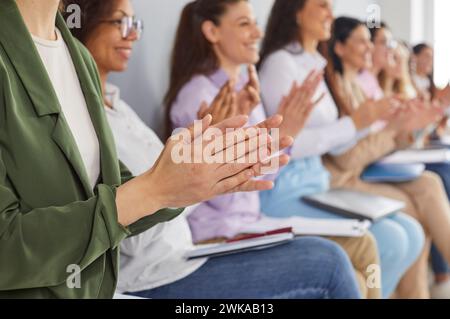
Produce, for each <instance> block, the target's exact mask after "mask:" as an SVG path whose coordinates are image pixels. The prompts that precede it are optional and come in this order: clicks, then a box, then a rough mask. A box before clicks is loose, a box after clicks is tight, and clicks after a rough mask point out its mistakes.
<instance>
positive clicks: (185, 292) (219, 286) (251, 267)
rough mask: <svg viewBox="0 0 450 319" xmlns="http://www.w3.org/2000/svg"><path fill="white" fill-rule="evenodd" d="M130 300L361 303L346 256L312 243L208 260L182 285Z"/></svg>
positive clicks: (300, 242)
mask: <svg viewBox="0 0 450 319" xmlns="http://www.w3.org/2000/svg"><path fill="white" fill-rule="evenodd" d="M132 295H135V296H139V297H144V298H154V299H359V298H360V293H359V289H358V285H357V282H356V278H355V275H354V271H353V268H352V265H351V264H350V261H349V259H348V257H347V255H346V254H345V252H344V251H343V250H342V248H340V247H339V246H338V245H337V244H335V243H333V242H331V241H328V240H325V239H322V238H316V237H304V238H299V239H296V240H294V241H293V242H291V243H288V244H285V245H281V246H276V247H273V248H269V249H264V250H258V251H250V252H246V253H241V254H235V255H229V256H223V257H217V258H212V259H210V260H208V261H207V262H206V263H205V265H203V266H202V267H201V268H200V269H198V270H197V271H196V272H194V273H193V274H191V275H190V276H188V277H186V278H184V279H181V280H179V281H177V282H175V283H172V284H169V285H166V286H162V287H159V288H155V289H152V290H147V291H141V292H137V293H132Z"/></svg>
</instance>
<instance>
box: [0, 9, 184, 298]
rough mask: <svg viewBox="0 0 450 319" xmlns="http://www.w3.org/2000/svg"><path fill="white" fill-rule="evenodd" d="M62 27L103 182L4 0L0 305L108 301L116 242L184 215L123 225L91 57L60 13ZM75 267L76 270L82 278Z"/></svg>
mask: <svg viewBox="0 0 450 319" xmlns="http://www.w3.org/2000/svg"><path fill="white" fill-rule="evenodd" d="M57 27H58V28H59V30H60V31H61V33H62V36H63V38H64V40H65V42H66V44H67V46H68V48H69V51H70V54H71V56H72V59H73V62H74V65H75V68H76V71H77V74H78V77H79V80H80V83H81V87H82V90H83V93H84V96H85V98H86V102H87V105H88V108H89V113H90V116H91V119H92V121H93V124H94V127H95V130H96V133H97V137H98V140H99V143H100V157H101V159H100V161H101V174H100V175H101V177H100V179H99V182H98V185H97V186H96V188H95V189H94V190H92V189H91V187H90V186H89V182H88V177H87V173H86V171H85V168H84V165H83V162H82V159H81V156H80V154H79V151H78V148H77V146H76V143H75V141H74V139H73V137H72V134H71V132H70V130H69V128H68V125H67V123H66V121H65V119H64V116H63V114H62V113H61V107H60V105H59V102H58V99H57V96H56V93H55V91H54V89H53V87H52V84H51V82H50V79H49V77H48V75H47V72H46V70H45V67H44V65H43V63H42V61H41V59H40V56H39V54H38V52H37V50H36V48H35V46H34V43H33V41H32V38H31V36H30V34H29V32H28V30H27V28H26V26H25V24H24V22H23V19H22V17H21V15H20V13H19V10H18V8H17V6H16V3H15V1H14V0H1V1H0V298H111V297H112V296H113V293H114V291H115V287H116V283H117V273H118V259H119V244H120V242H121V241H122V240H123V239H125V238H126V237H128V236H132V235H136V234H138V233H140V232H142V231H145V230H147V229H148V228H150V227H152V226H154V225H156V224H157V223H160V222H164V221H168V220H170V219H172V218H175V217H176V216H177V215H179V214H180V213H181V211H182V210H181V209H180V210H163V211H160V212H158V213H156V214H154V215H152V216H150V217H147V218H145V219H143V220H141V221H139V222H138V223H136V224H134V225H131V226H130V227H128V228H124V227H122V226H120V225H119V223H118V221H117V211H116V205H115V191H116V188H117V186H118V185H121V184H122V183H124V182H126V181H127V180H129V179H131V178H132V176H131V174H130V173H129V171H128V170H127V169H126V168H125V167H124V166H123V165H121V164H120V163H119V161H118V159H117V155H116V150H115V146H114V142H113V137H112V134H111V132H110V129H109V127H108V124H107V121H106V117H105V115H104V112H103V99H102V94H101V86H100V81H99V77H98V73H97V69H96V66H95V63H94V61H93V59H92V58H91V56H90V55H89V52H88V51H87V50H86V49H85V48H84V47H83V46H82V45H81V44H80V43H79V42H77V41H76V40H75V38H73V37H72V35H71V33H70V31H69V30H68V29H67V27H66V25H65V22H64V20H63V18H62V16H61V15H58V17H57ZM72 265H77V266H78V267H80V269H81V273H80V276H78V277H77V276H74V274H75V271H74V269H77V268H72V267H73V266H72ZM76 278H79V279H80V281H81V286H80V288H77V286H78V285H77V280H76ZM68 283H69V285H68ZM74 286H75V288H72V287H74Z"/></svg>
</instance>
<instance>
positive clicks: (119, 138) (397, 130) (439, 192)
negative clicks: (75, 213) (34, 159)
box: [0, 0, 450, 299]
mask: <svg viewBox="0 0 450 319" xmlns="http://www.w3.org/2000/svg"><path fill="white" fill-rule="evenodd" d="M7 2H9V3H11V1H10V0H8V1H7ZM12 2H14V1H12ZM19 3H20V2H18V4H19ZM64 4H65V5H69V4H78V5H79V6H80V8H81V9H82V17H83V23H82V27H81V28H74V29H72V30H71V31H72V33H73V36H75V37H76V38H77V39H78V40H80V42H81V43H83V44H84V45H85V46H86V47H87V49H88V50H89V52H90V54H91V55H92V57H93V59H94V60H95V62H96V66H97V69H98V74H99V77H98V83H99V85H100V86H101V88H100V89H101V92H102V93H103V104H104V112H105V114H106V119H107V121H108V122H109V126H110V128H111V129H112V133H113V136H114V140H115V144H116V148H117V153H118V157H119V159H120V160H121V162H123V163H124V164H125V165H126V166H127V167H128V168H129V169H130V171H131V173H132V174H133V175H135V176H143V175H142V174H146V172H148V169H149V167H152V166H153V167H158V168H160V167H162V166H161V162H162V161H163V160H162V159H161V158H164V157H161V156H164V153H165V151H164V145H163V143H162V142H161V141H160V139H159V138H158V137H157V135H156V134H155V133H154V132H153V131H152V130H151V129H150V128H148V127H147V126H146V125H145V124H144V123H143V122H142V120H141V119H139V117H138V116H137V115H136V113H135V112H134V111H133V110H132V108H131V107H130V106H129V105H127V103H126V102H125V101H124V100H122V99H121V97H120V90H119V88H118V87H116V86H114V85H112V84H110V83H108V75H109V74H110V73H111V72H123V71H125V70H126V68H127V65H128V61H129V59H130V54H131V51H132V48H133V44H134V42H135V41H137V40H139V39H140V36H141V32H142V24H141V22H140V21H139V20H137V19H136V18H135V16H134V11H133V7H132V3H131V2H130V1H129V0H115V1H108V2H105V1H100V0H68V1H64ZM332 7H333V1H332V0H276V1H275V2H274V5H273V8H272V11H271V14H270V17H269V21H268V24H267V29H266V32H265V34H263V32H262V30H261V29H260V28H259V27H258V25H257V23H256V17H255V16H254V12H253V8H252V5H251V3H250V2H248V1H246V0H195V1H193V2H190V3H189V4H187V5H186V6H185V8H184V9H183V12H182V14H181V17H180V21H179V25H178V30H177V35H176V39H175V42H174V47H173V51H172V55H171V65H170V84H169V89H168V92H167V94H166V98H165V107H166V111H167V113H166V117H167V126H168V133H170V132H171V131H172V130H174V129H178V128H185V127H189V126H190V125H191V123H193V122H194V121H196V120H203V121H204V122H205V121H209V120H211V121H212V123H211V125H218V126H220V125H223V123H227V121H232V120H233V119H234V118H236V117H239V116H242V115H245V116H247V117H246V118H245V119H246V120H248V123H247V125H249V126H255V125H258V123H267V121H271V119H272V121H276V120H274V119H277V118H279V117H276V115H281V116H282V118H283V121H282V122H281V121H280V122H281V123H278V124H273V125H266V126H272V127H276V126H279V130H280V136H292V137H293V138H294V139H293V143H292V144H291V143H285V144H286V145H287V144H291V145H290V146H289V147H288V148H287V149H286V150H285V152H286V154H287V155H289V157H290V158H291V160H290V162H289V163H288V164H287V165H286V166H285V167H282V168H281V169H280V171H279V172H277V173H275V174H272V175H270V176H266V177H264V178H263V179H264V180H266V182H267V183H269V184H271V183H272V181H273V183H274V186H273V187H262V186H261V185H263V184H259V185H260V187H259V188H258V187H256V186H253V187H241V188H235V189H233V190H229V191H221V192H216V194H215V195H219V196H214V197H213V198H210V199H208V198H207V197H206V196H205V198H203V201H201V200H198V202H200V203H199V204H197V205H193V206H190V207H188V208H186V210H185V212H184V213H183V214H182V215H180V216H178V217H177V218H175V219H173V220H171V221H168V222H165V223H161V222H162V221H166V220H168V219H170V218H165V219H164V218H161V219H160V220H159V221H156V222H155V221H153V226H154V227H152V228H151V229H149V230H147V231H136V234H134V235H135V236H133V237H129V238H127V239H124V240H123V241H122V242H121V244H120V267H119V269H120V270H119V277H118V284H117V291H119V292H121V293H128V294H131V295H135V296H140V297H145V298H292V299H296V298H370V299H376V298H391V297H397V298H429V297H430V292H429V286H428V258H429V252H430V247H431V242H433V243H434V244H435V254H436V256H437V258H441V259H443V260H442V263H444V264H445V261H447V262H450V240H449V239H450V238H449V236H450V207H449V201H448V197H447V194H446V193H445V187H444V183H443V178H444V176H439V175H437V174H435V173H431V172H429V171H427V172H426V173H424V174H423V175H422V176H420V177H419V178H418V179H416V180H414V181H411V182H405V183H397V184H389V183H370V184H369V183H366V182H364V181H363V180H362V179H361V177H360V176H361V173H362V172H363V171H364V169H365V168H366V167H367V166H369V165H370V164H372V163H374V162H376V161H377V160H379V159H381V158H382V157H384V156H385V155H387V154H389V153H390V152H392V151H394V150H396V149H400V148H405V147H408V146H410V145H412V144H413V142H414V141H416V140H417V135H418V134H419V133H421V132H424V131H426V130H427V128H429V127H430V126H431V125H434V124H436V123H439V122H440V121H441V120H442V119H443V116H444V113H445V108H446V107H447V106H448V105H450V99H449V94H448V92H447V90H443V91H439V90H434V89H431V86H432V85H431V83H432V82H430V81H429V79H428V74H425V75H423V74H419V73H420V72H416V74H414V76H412V75H409V70H410V65H409V58H405V55H406V54H404V52H403V56H402V52H401V49H399V48H397V49H393V48H392V45H391V41H390V39H389V36H390V32H389V30H388V28H387V27H386V26H385V25H383V26H381V27H380V28H376V29H373V30H369V29H368V28H367V27H366V25H365V24H364V23H363V22H361V21H359V20H357V19H353V18H348V17H341V18H337V19H335V18H334V16H333V12H332ZM20 8H21V7H20V5H19V9H20ZM0 9H1V8H0ZM148 24H150V25H151V21H150V23H148ZM57 27H58V28H57V31H56V32H57V39H58V40H56V41H48V40H45V39H41V38H39V37H37V36H33V37H31V40H32V41H33V42H34V45H35V46H36V48H37V54H39V56H40V58H41V59H42V61H43V64H44V66H45V69H46V71H47V72H48V75H49V78H50V80H51V82H52V84H53V86H54V88H55V91H56V95H57V96H58V99H59V100H60V103H63V102H61V101H64V97H63V93H64V92H63V88H61V86H60V85H57V82H58V80H63V81H67V80H64V79H62V78H61V77H58V76H57V75H58V70H56V69H57V68H55V65H53V68H52V63H51V61H52V57H53V59H54V57H55V56H58V54H60V53H58V52H59V51H61V50H62V51H67V49H66V45H67V42H68V41H70V40H69V38H68V37H69V35H68V33H67V32H66V31H67V29H66V27H65V26H64V25H62V24H58V25H57ZM0 39H1V38H0ZM31 40H30V41H31ZM261 41H262V49H261V52H260V51H259V42H261ZM419 51H420V50H419ZM417 53H418V55H420V52H417ZM49 57H50V58H49ZM419 61H420V59H419V58H418V59H417V60H416V71H417V70H418V69H419V68H418V67H419V65H420V63H419ZM243 69H245V71H243ZM405 69H406V71H405ZM425 73H429V72H425ZM59 75H61V74H59ZM408 75H409V76H408ZM420 76H422V78H420ZM414 79H415V80H414ZM424 79H425V80H424ZM427 79H428V82H427V81H426V80H427ZM425 82H426V83H425ZM427 84H428V86H427ZM428 89H429V91H430V94H428V92H427V90H428ZM413 93H415V94H413ZM65 114H66V113H65ZM272 116H275V117H272ZM67 117H68V118H69V116H67ZM268 118H269V120H268ZM205 119H206V120H205ZM265 121H266V122H265ZM69 122H70V120H69ZM228 123H230V122H228ZM71 128H73V127H71ZM167 137H169V134H168V136H167ZM75 139H76V137H75ZM83 143H85V142H80V144H83ZM282 144H283V143H282ZM0 145H2V144H0ZM83 150H84V151H87V153H88V154H87V155H86V154H83V155H82V157H83V159H84V161H86V158H87V157H89V149H88V148H83ZM161 153H162V154H163V155H161ZM282 164H284V162H283V161H282ZM85 165H86V163H85ZM4 166H5V167H6V165H4ZM152 171H157V172H156V173H159V172H160V170H156V169H153V170H152V169H151V170H150V172H152ZM435 171H436V172H437V173H438V174H440V175H444V173H442V171H443V170H442V169H440V168H435ZM0 172H1V170H0ZM89 172H92V170H89ZM163 173H165V174H167V175H169V173H170V172H169V171H163ZM95 175H97V176H98V172H97V174H94V175H93V176H94V177H95ZM256 175H259V174H258V173H256ZM0 176H1V175H0ZM174 176H175V175H174ZM90 177H91V176H90ZM184 179H187V177H186V178H184ZM261 183H264V181H261ZM92 184H93V185H95V178H94V179H92ZM125 185H126V184H125ZM187 185H189V184H188V183H187ZM265 185H267V184H265ZM194 186H195V184H193V186H192V187H194ZM161 187H162V186H161ZM339 187H345V188H349V189H354V190H358V191H363V192H367V193H373V194H377V195H383V196H386V197H390V198H394V199H398V200H401V201H402V202H404V203H405V205H406V206H405V209H404V212H401V213H400V212H399V213H396V214H394V215H392V216H390V217H386V218H384V219H382V220H380V221H378V222H376V223H374V224H373V225H372V226H371V228H370V232H369V233H368V234H366V235H365V236H363V237H358V238H342V237H339V238H337V237H336V238H334V237H333V238H328V237H327V238H319V237H303V238H298V239H296V240H294V241H293V242H292V243H289V244H286V245H282V246H277V247H274V248H270V249H266V250H261V251H253V252H247V253H242V254H235V255H230V256H223V257H218V258H211V259H206V258H205V259H196V260H186V259H185V257H184V255H185V253H186V252H187V251H188V250H190V249H192V248H193V247H194V244H199V243H211V242H222V241H226V240H227V239H232V238H235V237H237V236H240V235H242V234H243V233H245V229H246V227H247V226H248V225H252V224H254V223H258V222H259V221H261V220H263V219H264V218H266V217H271V218H273V219H283V218H287V217H292V218H296V217H312V218H324V219H331V218H334V219H336V218H340V217H337V216H336V215H334V214H332V213H330V212H327V211H324V210H320V209H317V208H312V207H309V206H307V205H305V204H304V203H303V202H302V201H301V200H300V198H301V197H303V196H306V195H311V194H316V193H320V192H324V191H327V190H329V189H333V188H339ZM239 190H243V191H245V190H253V191H250V192H239ZM125 191H126V190H125ZM179 191H180V194H177V193H175V195H174V196H182V192H183V190H181V189H180V190H179ZM171 203H178V202H176V201H172V202H170V203H169V205H167V206H169V207H173V206H172V205H170V204H171ZM119 206H120V205H119V204H118V207H119ZM119 209H120V207H119ZM161 214H164V212H162V213H161ZM166 214H167V212H166ZM119 223H121V220H120V217H119ZM121 224H122V225H124V224H123V223H121ZM127 224H128V225H130V224H131V223H127ZM155 224H157V225H155ZM137 227H139V226H137ZM147 228H148V227H147ZM142 230H143V229H142ZM0 235H1V233H0ZM0 239H2V237H0ZM13 240H14V238H13ZM92 245H94V244H92ZM4 254H5V255H4V256H6V253H4ZM2 256H3V255H0V257H2ZM61 258H62V257H61ZM374 265H375V266H378V267H379V269H380V270H381V271H380V272H373V271H371V269H372V270H373V269H374V268H373V266H374ZM0 269H1V268H0ZM86 269H87V270H85V272H86V271H95V270H93V269H92V268H89V267H87V268H86ZM82 275H83V272H82ZM43 276H44V277H45V276H46V275H43ZM48 276H50V275H48ZM30 280H31V279H30ZM36 280H38V279H36ZM11 282H12V281H11V280H6V279H5V280H2V279H0V292H1V293H4V295H5V296H8V294H7V293H8V292H11V291H14V290H19V289H25V291H27V292H28V291H31V290H33V288H34V289H36V288H45V287H48V286H51V285H48V286H45V284H44V283H46V282H52V281H51V280H40V279H39V283H36V282H33V281H32V280H31V281H30V282H25V284H21V285H16V284H15V283H11ZM111 286H112V287H109V289H107V292H106V293H105V294H104V295H103V296H105V295H106V296H108V294H109V293H112V291H111V289H112V288H115V284H112V285H111ZM29 289H31V290H29ZM46 289H47V290H48V289H49V288H46ZM60 289H61V290H57V289H54V290H52V289H50V291H52V293H53V294H55V295H56V296H65V293H66V292H65V290H64V289H65V288H60ZM81 289H82V288H81ZM105 289H106V288H105ZM47 290H46V291H47ZM47 296H48V294H47ZM69 296H70V294H69ZM87 296H90V297H93V295H87ZM99 296H100V297H101V296H102V295H97V297H99Z"/></svg>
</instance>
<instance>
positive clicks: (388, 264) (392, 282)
mask: <svg viewBox="0 0 450 319" xmlns="http://www.w3.org/2000/svg"><path fill="white" fill-rule="evenodd" d="M328 180H329V177H328V172H327V171H326V169H325V168H324V167H323V166H322V163H321V161H320V158H316V157H311V158H307V159H303V160H293V161H291V162H290V163H289V165H288V166H287V167H285V168H284V169H283V170H282V171H281V172H280V174H279V176H278V178H277V180H276V181H275V188H274V189H272V190H270V191H266V192H262V193H261V195H260V198H261V207H262V210H263V212H264V213H265V214H266V215H268V216H271V217H278V218H283V217H292V216H301V217H307V218H344V217H341V216H339V215H336V214H333V213H331V212H327V211H324V210H321V209H317V208H314V207H311V206H309V205H306V204H305V203H304V202H302V200H301V197H303V196H306V195H311V194H315V193H321V192H324V191H326V190H327V189H328V184H327V183H328ZM370 231H371V233H372V234H373V235H374V237H375V239H376V241H377V244H378V250H379V253H380V261H381V271H382V288H383V297H384V298H389V297H390V295H391V294H392V293H393V292H394V290H395V288H396V286H397V284H398V283H399V281H400V279H401V278H402V276H403V274H404V273H405V272H406V271H407V270H408V268H409V267H411V265H412V264H413V263H414V262H415V261H416V260H417V258H418V257H419V255H420V253H421V252H422V249H423V245H424V242H425V239H424V234H423V230H422V228H421V226H420V225H419V223H418V222H417V221H415V220H414V219H413V218H411V217H409V216H407V215H405V214H396V215H394V216H391V217H389V218H383V219H382V220H380V221H378V222H377V223H375V224H373V226H372V227H371V228H370Z"/></svg>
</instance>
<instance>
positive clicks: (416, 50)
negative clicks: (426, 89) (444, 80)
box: [412, 43, 436, 98]
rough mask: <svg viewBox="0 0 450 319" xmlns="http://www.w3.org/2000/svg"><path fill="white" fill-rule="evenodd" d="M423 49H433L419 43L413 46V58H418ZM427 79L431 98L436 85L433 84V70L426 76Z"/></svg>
mask: <svg viewBox="0 0 450 319" xmlns="http://www.w3.org/2000/svg"><path fill="white" fill-rule="evenodd" d="M425 49H433V47H432V46H431V45H429V44H426V43H420V44H417V45H415V46H414V47H413V49H412V52H413V54H414V55H415V56H418V55H420V54H421V53H422V52H423V50H425ZM428 78H429V79H430V83H431V86H430V95H431V97H432V98H433V97H435V95H436V83H434V70H433V71H432V72H431V74H429V75H428Z"/></svg>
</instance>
